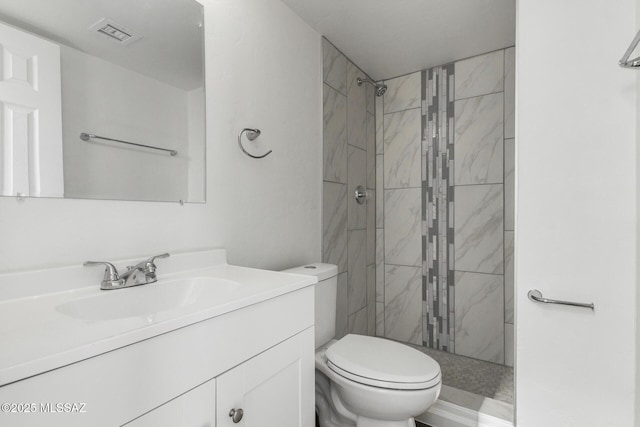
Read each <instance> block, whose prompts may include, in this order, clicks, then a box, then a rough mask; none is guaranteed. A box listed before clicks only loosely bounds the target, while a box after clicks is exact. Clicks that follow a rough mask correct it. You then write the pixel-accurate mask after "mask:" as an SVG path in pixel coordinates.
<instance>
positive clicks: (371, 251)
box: [365, 190, 376, 265]
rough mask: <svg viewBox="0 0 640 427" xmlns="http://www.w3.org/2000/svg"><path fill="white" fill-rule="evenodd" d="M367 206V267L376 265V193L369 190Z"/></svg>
mask: <svg viewBox="0 0 640 427" xmlns="http://www.w3.org/2000/svg"><path fill="white" fill-rule="evenodd" d="M365 204H366V205H367V265H369V264H375V263H376V193H375V191H374V190H369V200H367V202H366V203H365Z"/></svg>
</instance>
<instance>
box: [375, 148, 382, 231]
mask: <svg viewBox="0 0 640 427" xmlns="http://www.w3.org/2000/svg"><path fill="white" fill-rule="evenodd" d="M383 226H384V156H383V155H377V156H376V228H382V227H383Z"/></svg>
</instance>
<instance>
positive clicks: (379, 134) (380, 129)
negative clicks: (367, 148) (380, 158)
mask: <svg viewBox="0 0 640 427" xmlns="http://www.w3.org/2000/svg"><path fill="white" fill-rule="evenodd" d="M375 114H376V154H382V153H384V97H383V96H378V97H376V113H375Z"/></svg>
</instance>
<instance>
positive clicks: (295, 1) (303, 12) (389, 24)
mask: <svg viewBox="0 0 640 427" xmlns="http://www.w3.org/2000/svg"><path fill="white" fill-rule="evenodd" d="M282 1H283V2H284V3H285V4H287V5H288V6H289V7H290V8H291V9H292V10H293V11H294V12H295V13H296V14H298V15H299V16H300V17H301V18H302V19H304V20H305V21H306V22H307V23H308V24H309V25H310V26H311V27H313V28H314V29H315V30H316V31H318V32H319V33H320V34H322V35H324V36H325V37H327V38H328V39H329V41H331V42H332V43H333V44H334V45H335V46H336V47H337V48H338V49H340V50H341V51H342V52H343V53H344V54H345V55H347V57H349V59H351V60H352V61H353V62H354V63H356V64H357V65H358V66H359V67H360V68H362V69H363V71H365V72H366V73H368V74H369V75H370V76H371V77H372V78H373V79H375V80H382V79H387V78H390V77H396V76H399V75H403V74H407V73H410V72H413V71H418V70H422V69H426V68H430V67H433V66H436V65H441V64H445V63H448V62H451V61H455V60H458V59H463V58H467V57H470V56H474V55H477V54H480V53H484V52H489V51H492V50H496V49H500V48H504V47H507V46H513V45H514V44H515V0H282Z"/></svg>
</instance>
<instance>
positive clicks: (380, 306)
mask: <svg viewBox="0 0 640 427" xmlns="http://www.w3.org/2000/svg"><path fill="white" fill-rule="evenodd" d="M376 336H377V337H384V303H382V302H377V303H376Z"/></svg>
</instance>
